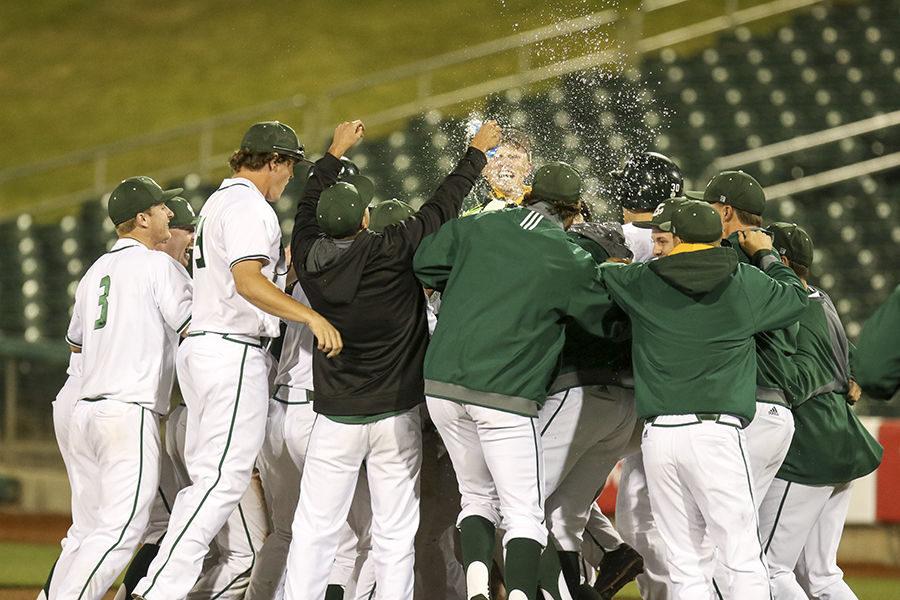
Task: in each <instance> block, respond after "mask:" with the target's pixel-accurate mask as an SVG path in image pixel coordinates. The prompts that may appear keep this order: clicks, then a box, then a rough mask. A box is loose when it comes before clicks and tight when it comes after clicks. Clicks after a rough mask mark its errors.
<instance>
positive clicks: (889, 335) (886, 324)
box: [853, 285, 900, 400]
mask: <svg viewBox="0 0 900 600" xmlns="http://www.w3.org/2000/svg"><path fill="white" fill-rule="evenodd" d="M898 336H900V285H898V286H897V287H896V288H894V291H893V293H892V294H891V295H890V297H888V299H887V301H886V302H885V303H884V304H882V305H881V306H880V307H879V308H878V310H876V311H875V314H873V315H872V316H871V317H869V320H868V321H866V324H865V325H864V326H863V330H862V333H861V334H860V335H859V343H858V344H857V345H856V351H855V352H854V353H853V378H854V379H856V382H857V383H858V384H859V385H860V387H862V389H863V390H864V391H865V392H866V393H867V394H869V395H870V396H872V397H873V398H880V399H882V400H890V398H891V397H892V396H893V395H894V394H896V393H897V389H898V388H900V339H898Z"/></svg>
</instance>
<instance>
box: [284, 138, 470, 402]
mask: <svg viewBox="0 0 900 600" xmlns="http://www.w3.org/2000/svg"><path fill="white" fill-rule="evenodd" d="M485 162H486V159H485V156H484V154H483V153H481V152H480V151H479V150H475V149H474V148H469V150H468V152H467V153H466V155H465V156H463V158H462V159H461V160H460V161H459V164H458V165H457V166H456V169H454V171H453V172H452V173H450V175H448V176H447V178H446V179H444V181H443V182H442V183H441V185H440V187H438V189H437V190H436V191H435V192H434V194H433V195H432V197H431V198H430V199H429V200H428V201H427V202H426V203H425V204H423V205H422V208H421V209H419V212H418V213H416V214H415V215H413V216H411V217H409V218H408V219H406V220H405V221H402V222H401V223H398V224H396V225H391V226H389V227H387V228H385V230H384V232H383V233H380V234H378V233H374V232H371V231H368V230H366V231H363V232H362V233H360V234H359V235H358V236H357V237H356V238H355V239H354V240H353V241H352V243H350V244H347V243H345V242H342V241H339V242H337V243H335V242H334V241H333V240H331V239H330V238H328V237H327V236H326V235H325V234H324V233H323V232H322V230H321V229H320V228H319V225H318V223H317V222H316V214H315V211H316V205H317V204H318V201H319V195H320V194H321V193H322V190H323V189H325V188H326V187H328V186H331V185H333V184H334V183H335V181H336V180H337V175H338V172H339V171H340V169H341V163H340V161H338V159H336V158H335V157H333V156H331V155H330V154H326V155H325V156H324V157H322V158H321V159H319V161H318V162H316V164H315V166H314V167H313V168H312V171H311V172H310V177H309V181H308V182H307V185H306V191H305V194H304V196H303V199H302V200H301V201H300V203H299V205H298V208H297V216H296V219H295V221H294V232H293V235H292V239H291V256H292V260H293V264H294V269H295V270H296V272H297V276H298V277H299V279H300V283H301V284H302V285H303V289H304V291H306V295H307V296H308V298H309V301H310V304H311V306H312V307H313V308H314V309H315V310H316V311H317V312H319V313H320V314H321V315H322V316H324V317H325V318H326V319H328V320H329V321H330V322H331V324H332V325H334V326H335V327H336V328H337V330H338V331H340V333H341V337H342V338H343V341H344V349H343V351H342V352H341V354H340V355H338V356H337V357H335V358H331V359H329V358H326V356H325V354H324V353H322V352H316V353H315V354H314V357H313V386H314V387H315V396H314V397H315V400H314V405H313V408H314V410H315V411H316V412H318V413H321V414H326V415H334V416H355V415H374V414H379V413H383V412H388V411H394V410H404V409H408V408H412V407H413V406H415V405H417V404H418V403H420V402H422V400H423V399H424V383H423V381H424V376H423V373H422V364H423V361H424V358H425V349H426V345H427V343H428V328H427V322H426V318H425V296H424V294H423V293H422V286H421V284H420V283H419V282H418V280H417V279H416V277H415V275H414V274H413V269H412V259H413V255H414V254H415V251H416V248H418V246H419V243H420V242H421V241H422V239H423V238H424V237H425V236H427V235H430V234H432V233H434V232H435V231H437V230H438V229H439V228H440V227H441V225H443V224H444V223H445V222H446V221H447V220H449V219H452V218H454V217H456V216H457V215H458V214H459V210H460V207H461V205H462V201H463V198H465V196H466V194H468V193H469V191H470V190H471V189H472V185H473V184H474V183H475V180H476V179H477V178H478V176H479V174H480V173H481V170H482V169H483V168H484V165H485ZM311 254H312V256H310V255H311Z"/></svg>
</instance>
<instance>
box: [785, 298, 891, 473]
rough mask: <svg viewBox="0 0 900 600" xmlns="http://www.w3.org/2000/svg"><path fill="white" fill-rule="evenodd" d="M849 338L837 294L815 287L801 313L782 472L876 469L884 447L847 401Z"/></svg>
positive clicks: (848, 471) (862, 470) (833, 471)
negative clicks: (789, 436)
mask: <svg viewBox="0 0 900 600" xmlns="http://www.w3.org/2000/svg"><path fill="white" fill-rule="evenodd" d="M848 351H849V343H848V342H847V336H846V334H845V333H844V327H843V325H842V324H841V320H840V318H839V317H838V314H837V310H835V308H834V304H832V302H831V299H830V298H829V297H828V296H827V295H826V294H825V293H824V292H822V291H820V290H817V289H815V288H813V287H810V288H809V305H808V306H807V308H806V310H805V311H804V312H803V315H802V316H801V317H800V332H799V336H798V348H797V354H795V355H794V364H795V366H796V380H797V381H796V384H797V389H798V391H799V394H800V396H799V397H798V400H797V402H796V404H795V405H794V425H795V428H796V429H795V431H794V438H793V440H792V441H791V447H790V450H788V454H787V457H786V458H785V459H784V463H782V465H781V469H780V470H779V471H778V477H779V478H780V479H784V480H787V481H794V482H797V483H802V484H805V485H833V484H838V483H844V482H847V481H853V480H854V479H857V478H859V477H862V476H864V475H868V474H869V473H871V472H872V471H874V470H875V469H876V468H877V467H878V465H879V464H880V463H881V454H882V448H881V446H880V445H879V444H878V442H877V441H875V439H874V438H872V436H871V435H870V434H869V432H868V431H866V428H865V427H863V425H862V423H860V422H859V419H858V418H857V417H856V413H854V412H853V409H852V408H851V407H850V406H849V405H848V404H847V395H846V394H847V389H848V385H849V380H850V365H849V360H848Z"/></svg>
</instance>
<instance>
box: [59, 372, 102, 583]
mask: <svg viewBox="0 0 900 600" xmlns="http://www.w3.org/2000/svg"><path fill="white" fill-rule="evenodd" d="M80 391H81V378H80V377H74V376H72V375H70V376H69V378H68V379H66V383H65V384H63V386H62V388H61V389H60V390H59V393H58V394H57V395H56V399H55V400H54V401H53V431H54V433H55V434H56V443H57V445H58V446H59V454H60V455H61V456H62V459H63V465H64V466H65V467H66V475H68V477H69V488H70V490H71V492H72V500H71V505H72V525H71V526H69V529H68V531H66V536H65V537H64V538H63V539H62V541H61V542H60V546H62V549H63V550H65V549H66V544H69V543H70V542H71V540H74V539H77V540H80V539H83V538H84V536H85V535H87V532H88V531H90V529H91V528H92V526H93V514H92V511H91V510H89V509H88V507H96V503H97V499H96V497H95V494H96V491H97V490H96V489H95V488H94V486H87V487H84V486H79V482H78V481H77V480H76V478H75V471H74V469H73V463H72V456H71V454H70V453H69V430H70V428H71V424H72V409H74V408H75V402H76V401H77V400H78V394H79V392H80ZM73 558H74V554H72V553H71V552H70V553H66V554H65V556H64V555H63V554H61V555H60V557H59V561H57V564H56V568H55V569H54V570H53V576H52V577H51V579H50V589H51V590H53V589H55V588H56V586H58V585H59V582H60V579H59V577H60V573H61V572H64V571H66V570H67V569H68V565H69V563H70V562H71V560H72V559H73ZM63 559H65V560H64V562H60V561H63ZM51 593H52V592H51Z"/></svg>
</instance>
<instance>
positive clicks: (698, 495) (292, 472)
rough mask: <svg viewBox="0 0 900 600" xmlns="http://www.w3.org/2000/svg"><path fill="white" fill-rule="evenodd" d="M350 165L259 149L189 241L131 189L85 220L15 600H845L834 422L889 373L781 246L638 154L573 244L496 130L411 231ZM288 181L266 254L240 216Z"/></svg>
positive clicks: (784, 237) (780, 230)
mask: <svg viewBox="0 0 900 600" xmlns="http://www.w3.org/2000/svg"><path fill="white" fill-rule="evenodd" d="M364 133H365V126H364V124H363V123H362V122H360V121H352V122H345V123H341V124H339V125H338V126H337V127H336V129H335V131H334V136H333V139H332V142H331V145H330V147H329V148H328V151H327V152H326V153H325V154H324V156H322V157H321V158H319V159H318V160H317V161H316V162H315V163H314V164H311V165H310V162H309V161H308V160H307V159H306V157H305V154H304V148H303V146H302V145H301V143H300V141H299V140H298V138H297V136H296V134H295V133H294V130H293V129H291V128H290V127H289V126H287V125H285V124H282V123H279V122H277V121H269V122H262V123H257V124H255V125H253V126H252V127H250V128H249V130H247V132H246V134H245V135H244V137H243V139H242V140H241V142H240V146H239V148H238V149H237V150H236V151H235V152H234V153H233V154H232V156H231V159H230V166H231V170H232V175H231V177H229V178H227V179H225V180H224V181H223V182H222V184H221V186H220V187H219V188H218V189H217V190H216V191H215V192H214V193H213V194H212V195H211V196H210V197H209V198H208V199H207V200H206V202H205V203H204V204H203V207H202V209H201V210H200V211H199V213H198V214H196V215H195V214H194V212H193V209H192V208H191V206H190V204H189V203H188V202H187V201H186V200H185V199H183V198H181V197H179V194H180V193H181V191H182V190H180V189H171V190H164V189H162V188H161V187H160V186H159V185H158V184H157V183H156V182H155V181H153V180H152V179H150V178H148V177H143V176H139V177H132V178H129V179H126V180H124V181H122V182H121V183H120V184H119V185H118V186H117V187H116V188H115V189H114V190H113V191H112V193H111V195H110V197H109V204H108V210H109V218H110V220H111V221H112V223H113V224H114V225H115V229H116V232H117V235H118V241H116V243H115V244H114V245H113V246H112V248H111V249H110V250H109V251H108V252H107V253H106V254H104V255H103V256H101V257H100V258H99V259H98V260H97V261H96V262H94V263H93V265H92V266H91V267H90V268H89V269H88V270H87V272H86V273H85V275H84V277H83V278H82V280H81V281H80V283H79V285H78V289H77V292H76V295H75V306H74V311H73V314H72V318H71V322H70V324H69V328H68V333H67V341H68V343H69V345H70V347H71V350H72V354H71V359H70V363H69V369H68V375H69V378H68V380H67V382H66V384H65V386H64V387H63V389H62V390H61V391H60V392H59V395H58V396H57V398H56V400H55V402H54V405H53V406H54V407H53V418H54V425H55V430H56V436H57V439H58V442H59V446H60V450H61V452H62V455H63V459H64V461H65V465H66V470H67V472H68V476H69V481H70V484H71V489H72V526H71V528H70V529H69V530H68V532H67V534H66V537H65V539H64V540H63V541H62V552H61V554H60V556H59V558H58V560H57V562H56V564H55V566H54V568H53V570H52V571H51V573H50V574H49V576H48V579H47V583H46V585H45V587H44V590H43V591H42V593H41V598H49V599H50V600H57V599H59V600H97V599H100V598H103V597H104V596H105V594H106V593H107V592H108V591H109V590H110V589H111V588H113V586H116V589H115V590H114V591H116V598H117V599H125V600H130V599H131V598H137V599H144V600H181V599H184V598H190V599H208V600H211V599H218V598H222V599H228V598H246V599H247V600H272V599H275V598H277V599H281V598H285V599H288V600H325V599H327V600H339V599H341V598H344V599H347V600H351V599H357V598H360V599H374V598H377V599H379V600H401V599H403V600H405V599H412V598H435V599H444V598H446V599H453V600H489V599H491V598H508V599H509V600H536V599H538V598H540V599H553V600H566V599H590V598H593V599H600V598H602V599H609V598H613V597H614V595H615V594H616V593H617V592H618V591H619V590H621V589H622V588H623V587H624V586H625V585H627V584H628V583H630V582H631V581H632V580H635V579H636V581H637V587H638V590H639V592H640V594H641V597H642V598H644V599H651V600H666V599H679V600H681V599H689V600H693V599H703V600H710V599H713V598H733V599H739V600H743V599H747V600H750V599H759V600H763V599H768V598H775V599H777V600H782V599H791V600H793V599H805V598H823V599H826V598H827V599H838V600H844V599H852V598H856V596H855V595H854V593H853V592H852V591H851V589H850V587H849V586H847V584H846V583H844V581H843V573H842V571H841V570H840V568H839V567H838V565H837V549H838V545H839V542H840V539H841V534H842V530H843V527H844V521H845V518H846V515H847V510H848V506H849V498H850V487H851V483H852V481H853V480H855V479H858V478H860V477H862V476H864V475H867V474H869V473H871V472H872V471H874V470H875V469H876V468H877V467H878V465H879V464H880V462H881V456H882V448H881V446H880V445H879V444H878V443H877V442H876V441H875V440H874V439H873V438H872V437H871V436H870V435H869V433H867V431H866V429H865V428H864V427H863V426H862V425H861V424H860V422H859V420H858V419H857V417H856V415H855V414H854V411H853V408H852V405H853V404H854V403H855V402H856V401H857V400H859V398H860V396H861V393H862V391H865V392H866V393H867V394H868V396H870V397H873V398H889V397H890V396H891V395H892V394H893V393H894V391H895V390H896V388H897V385H898V377H900V374H898V373H896V372H890V370H885V369H884V368H882V365H886V364H888V365H889V364H890V363H889V362H888V361H885V360H882V357H883V356H885V355H886V354H887V353H891V352H896V341H895V340H893V339H891V338H890V333H891V332H890V328H887V330H885V328H879V327H877V326H872V327H870V326H868V325H867V327H866V328H865V329H864V331H863V335H862V336H861V338H860V343H859V344H858V346H857V347H853V346H852V345H851V344H850V343H849V342H848V339H847V336H846V335H845V333H844V328H843V326H842V324H841V322H840V319H839V317H838V313H837V311H836V309H835V306H834V304H833V302H832V300H831V299H830V298H829V297H828V295H826V294H825V292H823V291H822V290H820V289H818V288H817V287H814V285H813V282H812V281H811V266H812V263H813V248H814V241H813V240H812V239H810V236H809V235H808V234H807V233H806V231H805V230H804V228H803V224H802V223H801V224H793V223H781V222H776V223H768V224H767V226H765V227H764V221H763V215H764V214H765V208H766V198H765V193H764V190H763V188H762V187H761V186H760V184H759V183H758V182H757V181H756V180H755V179H754V178H753V177H752V176H751V175H750V174H747V173H744V172H741V171H725V172H722V173H719V174H717V175H716V176H715V177H713V178H712V180H711V181H709V182H708V184H707V185H706V187H705V189H704V190H702V191H697V192H694V191H686V190H684V185H683V179H682V174H681V171H680V169H679V167H678V166H677V165H676V164H675V163H674V162H672V161H671V160H670V159H669V158H667V157H665V156H663V155H661V154H658V153H655V152H642V153H637V154H634V155H633V156H631V157H629V158H628V160H627V162H626V163H625V164H624V165H623V167H622V169H621V170H619V171H616V172H614V173H612V174H610V175H611V179H612V182H613V185H612V187H611V188H610V190H609V197H608V198H605V200H606V201H607V202H608V203H609V204H610V205H614V206H621V217H622V218H621V219H618V220H615V221H611V222H598V221H597V220H595V219H594V216H593V215H592V214H591V213H592V211H591V210H590V206H589V204H588V203H587V202H586V201H584V198H583V189H582V174H581V173H579V172H578V171H576V170H575V169H574V168H573V167H572V166H570V165H568V164H566V163H562V162H549V163H546V164H541V165H534V164H533V156H532V147H531V140H530V139H529V138H528V136H526V135H525V134H523V133H522V132H520V131H517V130H514V129H504V128H502V127H501V126H500V125H498V124H497V123H496V122H494V121H486V122H484V123H483V124H481V125H480V128H479V129H478V130H477V132H474V134H473V135H472V136H471V137H470V139H469V140H468V146H467V148H459V149H458V152H459V153H460V154H461V158H459V160H458V162H457V163H456V166H455V168H453V170H452V171H451V172H450V173H449V175H447V176H446V177H445V178H444V179H443V180H442V181H441V182H440V184H439V185H437V187H436V188H435V189H434V191H433V193H431V195H430V197H429V198H428V200H427V201H426V202H425V203H424V204H423V205H422V206H421V207H420V208H419V209H418V210H417V211H416V210H413V209H412V208H411V207H410V206H408V205H407V204H405V203H403V202H401V201H399V200H388V201H385V202H381V203H378V204H373V202H372V199H373V196H374V192H375V186H374V184H373V183H372V181H371V180H369V179H368V178H366V177H365V175H364V174H361V173H360V172H359V169H358V168H356V166H355V165H354V164H353V163H352V162H351V161H350V160H349V159H348V158H346V157H345V155H347V154H348V153H350V154H352V153H351V152H350V151H351V150H352V149H353V148H354V146H356V145H357V144H359V143H360V142H361V140H362V139H363V137H364ZM301 166H303V167H308V168H309V174H308V177H306V180H305V186H304V188H303V193H302V197H301V198H300V200H299V203H298V206H297V211H296V217H295V220H294V224H293V231H292V234H291V236H290V239H289V240H288V242H287V243H285V242H284V241H283V238H282V224H281V223H280V222H279V219H278V217H277V215H276V213H275V211H274V210H273V207H272V206H271V203H274V202H276V201H277V200H278V199H279V198H280V197H281V195H282V192H283V191H284V189H285V187H286V185H287V184H288V182H289V181H290V180H291V179H292V177H293V176H294V169H295V167H296V168H297V169H298V173H299V171H300V167H301ZM304 172H305V171H304ZM623 222H624V224H623ZM895 295H896V294H895ZM877 318H880V317H879V316H878V315H877V314H876V316H875V317H873V321H874V320H875V319H877ZM870 324H871V323H870ZM176 380H177V381H178V387H179V389H180V390H181V397H183V403H181V404H180V405H178V406H175V407H174V408H173V407H172V406H171V405H172V402H171V396H172V389H173V384H174V382H175V381H176ZM163 430H164V434H165V435H163V434H162V432H163ZM617 465H621V471H620V477H619V483H618V491H617V502H616V511H615V523H613V522H612V521H611V520H610V519H608V518H607V517H606V516H605V515H604V514H603V513H602V512H601V511H600V509H599V507H598V505H597V504H596V502H595V500H596V498H597V497H598V495H599V494H600V492H601V490H602V489H603V487H604V485H605V484H606V482H607V479H608V478H609V475H610V473H612V472H613V470H614V469H615V468H616V466H617ZM442 475H446V477H443V478H442ZM123 571H124V578H123V579H121V580H120V579H119V578H120V576H121V575H122V574H123ZM117 582H120V583H117Z"/></svg>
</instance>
